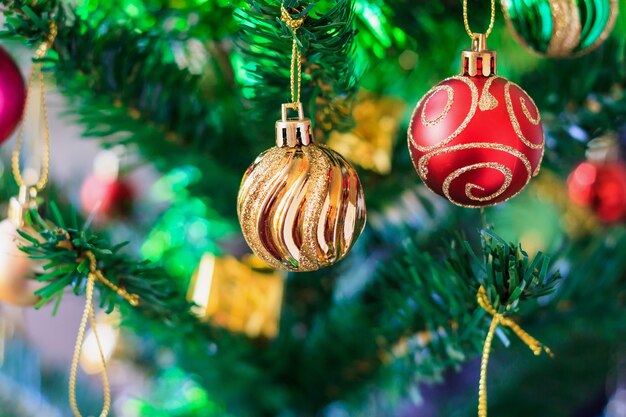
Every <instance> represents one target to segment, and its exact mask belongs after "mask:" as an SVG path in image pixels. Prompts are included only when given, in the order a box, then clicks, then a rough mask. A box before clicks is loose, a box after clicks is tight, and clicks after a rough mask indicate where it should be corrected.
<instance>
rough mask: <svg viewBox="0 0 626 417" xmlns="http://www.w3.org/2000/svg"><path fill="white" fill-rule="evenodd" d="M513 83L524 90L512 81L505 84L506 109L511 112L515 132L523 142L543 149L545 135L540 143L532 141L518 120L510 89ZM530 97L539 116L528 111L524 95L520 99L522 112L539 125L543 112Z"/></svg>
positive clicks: (530, 146) (510, 116)
mask: <svg viewBox="0 0 626 417" xmlns="http://www.w3.org/2000/svg"><path fill="white" fill-rule="evenodd" d="M503 79H504V80H506V79H505V78H503ZM511 85H515V86H516V87H517V88H519V89H520V90H522V89H521V87H519V86H517V85H516V84H513V83H512V82H510V81H507V83H506V84H505V85H504V98H505V100H506V110H507V112H508V113H509V119H510V120H511V124H512V125H513V130H515V133H516V134H517V137H518V138H519V139H520V140H521V141H522V142H524V144H525V145H526V146H528V147H529V148H531V149H541V148H543V142H544V139H543V137H542V138H541V142H540V143H532V142H531V141H529V140H528V139H526V137H525V136H524V134H523V133H522V128H521V127H520V124H519V121H518V120H517V116H515V111H514V109H513V102H512V100H511V91H510V90H511ZM522 91H524V90H522ZM524 93H526V92H525V91H524ZM528 98H529V100H530V102H531V103H532V105H533V107H534V108H535V111H536V113H537V118H536V119H534V118H532V117H531V115H530V112H529V111H528V108H527V107H526V100H524V98H523V97H522V98H521V99H520V104H521V107H522V112H523V113H524V116H526V117H527V118H528V121H529V122H531V123H532V124H534V125H538V124H539V122H541V114H540V113H539V109H538V108H537V105H536V104H535V102H534V101H533V99H532V98H530V96H528Z"/></svg>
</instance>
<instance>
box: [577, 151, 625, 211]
mask: <svg viewBox="0 0 626 417" xmlns="http://www.w3.org/2000/svg"><path fill="white" fill-rule="evenodd" d="M567 188H568V191H569V197H570V199H571V200H572V202H573V203H575V204H578V205H581V206H584V207H589V208H591V209H592V210H593V211H594V212H595V213H596V215H597V216H598V217H599V218H600V220H602V221H603V222H605V223H615V222H618V221H621V220H624V219H625V218H626V167H625V166H624V164H622V163H618V162H607V163H602V164H599V163H593V162H583V163H582V164H580V165H578V167H576V169H575V170H574V171H573V172H572V173H571V174H570V176H569V178H568V179H567Z"/></svg>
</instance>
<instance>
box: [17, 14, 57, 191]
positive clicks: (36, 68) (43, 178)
mask: <svg viewBox="0 0 626 417" xmlns="http://www.w3.org/2000/svg"><path fill="white" fill-rule="evenodd" d="M56 36H57V25H56V23H55V22H54V21H52V22H50V32H49V33H48V35H47V36H46V40H45V41H44V42H42V44H41V45H39V47H38V48H37V50H36V51H35V53H34V55H33V59H34V60H40V59H43V58H44V57H45V56H46V54H47V52H48V50H49V49H50V48H51V47H52V44H53V43H54V40H55V38H56ZM36 83H39V110H40V115H39V116H40V117H41V122H42V125H43V126H42V128H43V133H42V135H43V137H42V144H41V146H42V148H43V149H42V153H43V155H42V157H41V167H40V172H39V179H38V180H37V181H35V184H25V182H24V178H23V176H22V172H21V171H20V153H21V150H22V143H23V141H24V120H25V118H26V115H24V117H23V119H22V123H21V124H20V127H19V130H18V132H17V137H16V139H15V149H14V151H13V156H12V158H11V166H12V171H13V177H14V178H15V182H16V183H17V185H18V186H20V187H23V186H30V185H34V187H35V188H36V189H37V191H41V190H43V189H44V188H45V186H46V184H47V182H48V172H49V164H50V131H49V128H48V110H47V107H46V91H45V80H44V76H43V71H42V64H41V62H35V63H34V64H33V67H32V69H31V72H30V76H29V79H28V92H27V96H26V106H25V109H24V112H25V113H26V112H27V111H28V109H29V108H30V106H29V103H30V102H31V100H32V99H33V95H34V93H35V89H36V87H35V84H36ZM36 139H39V138H35V140H36Z"/></svg>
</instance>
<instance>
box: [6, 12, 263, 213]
mask: <svg viewBox="0 0 626 417" xmlns="http://www.w3.org/2000/svg"><path fill="white" fill-rule="evenodd" d="M29 4H30V2H26V1H21V0H18V1H16V2H14V3H11V5H10V8H9V10H8V11H6V12H5V15H6V16H7V30H6V33H5V35H12V36H16V35H20V36H24V37H26V38H28V41H29V44H32V45H37V44H38V43H39V42H40V41H41V40H42V39H43V36H44V35H45V33H46V32H47V23H43V22H49V20H50V16H54V19H55V21H56V22H57V25H58V27H59V33H58V36H57V38H56V41H55V43H54V53H51V54H50V57H49V60H51V64H50V65H48V69H49V70H50V71H53V72H54V73H55V78H56V80H57V83H58V86H59V87H60V88H61V90H62V92H63V93H64V94H65V95H67V96H68V98H69V99H70V102H71V103H72V112H75V113H77V114H78V115H79V122H81V123H82V124H84V125H85V127H86V132H85V134H86V135H89V136H97V137H100V138H103V139H104V140H105V141H106V143H108V144H111V143H133V144H136V145H137V146H138V147H139V150H140V151H141V152H142V153H143V154H144V155H145V156H146V159H148V160H151V161H154V163H155V165H156V166H157V168H158V169H160V170H161V171H164V172H167V171H169V170H170V169H172V168H176V167H180V166H184V165H192V166H195V167H197V168H198V169H200V170H201V171H203V172H210V173H211V175H207V176H206V178H205V181H202V182H201V183H200V184H201V185H198V187H197V189H196V190H194V192H196V193H198V194H204V195H213V196H215V197H216V198H215V201H214V202H215V205H216V208H217V209H218V210H219V211H220V213H222V214H223V215H224V216H225V217H227V218H230V219H232V218H233V217H234V211H233V210H232V207H234V204H235V196H236V193H237V188H238V185H239V182H240V178H241V173H242V172H243V171H244V170H245V168H246V167H247V165H248V164H249V163H250V161H251V160H252V158H253V157H254V155H256V154H257V153H258V152H259V151H260V150H261V149H260V148H255V147H254V144H253V143H252V142H251V140H252V139H251V138H250V137H249V135H243V133H242V131H241V129H240V117H239V116H238V114H240V113H241V112H240V111H239V110H237V109H238V107H239V103H238V101H237V99H236V94H235V92H234V90H233V89H234V84H233V82H232V74H230V72H232V70H231V69H230V66H229V65H228V63H227V62H226V65H225V62H224V56H225V54H226V51H225V50H224V47H223V46H221V45H219V44H215V43H214V44H211V45H209V46H208V47H207V48H208V49H209V50H210V51H213V52H209V51H208V50H207V51H205V54H206V58H205V59H204V60H202V59H201V60H200V61H199V62H195V65H196V66H197V65H202V66H204V67H205V70H206V66H209V67H211V68H212V69H213V72H214V75H215V78H214V79H213V80H212V82H211V83H207V82H206V80H204V79H203V78H202V77H201V76H200V75H197V74H194V73H192V72H191V69H190V67H189V66H187V67H183V68H181V67H180V66H179V65H177V64H176V63H174V62H172V61H173V60H174V58H175V57H174V56H173V55H172V52H171V51H172V50H177V51H181V54H183V55H184V54H187V57H188V58H187V59H188V60H191V59H192V57H194V58H193V59H195V60H196V61H198V58H197V55H198V54H195V55H192V54H191V52H190V51H189V50H187V49H188V48H189V46H188V45H190V44H188V43H185V42H184V40H181V39H180V35H179V33H177V32H171V31H165V30H161V31H156V30H151V31H145V32H140V31H137V30H136V29H135V27H133V26H132V25H128V24H123V23H119V24H118V23H111V21H109V20H108V19H109V16H107V15H105V16H102V15H100V14H99V13H97V14H96V15H95V16H90V17H89V18H82V17H81V15H78V14H76V11H75V10H72V9H71V6H66V5H63V6H61V5H60V4H59V3H57V2H45V3H41V4H36V5H35V6H34V7H30V5H29ZM192 13H194V10H189V11H188V14H192ZM158 17H160V18H162V19H164V20H163V21H162V22H157V23H156V25H157V26H159V25H161V26H164V25H165V24H166V22H168V21H169V22H170V23H171V20H167V18H168V17H171V16H169V15H168V14H167V13H166V14H162V15H158ZM38 23H39V24H38ZM205 36H206V35H205ZM196 46H197V44H196ZM189 65H193V61H192V62H191V63H189ZM229 79H230V81H229ZM224 97H230V99H224ZM242 147H243V148H244V149H250V153H246V152H240V149H241V148H242ZM216 172H219V173H220V175H214V173H216Z"/></svg>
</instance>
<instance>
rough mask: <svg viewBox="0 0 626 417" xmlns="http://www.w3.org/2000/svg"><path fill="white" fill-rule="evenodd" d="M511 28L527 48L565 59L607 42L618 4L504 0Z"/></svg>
mask: <svg viewBox="0 0 626 417" xmlns="http://www.w3.org/2000/svg"><path fill="white" fill-rule="evenodd" d="M501 2H502V11H503V12H504V17H505V19H506V22H507V26H508V27H509V29H510V30H511V32H512V33H513V36H515V38H516V39H517V40H518V41H519V42H520V43H521V44H522V45H524V46H526V47H527V48H529V49H531V50H533V51H535V52H538V53H540V54H543V55H546V56H549V57H554V58H563V57H568V56H576V55H581V54H584V53H587V52H589V51H591V50H593V49H595V48H596V47H598V46H599V45H601V44H602V42H604V40H605V39H606V38H607V37H608V36H609V34H610V33H611V30H612V29H613V26H614V25H615V21H616V19H617V11H618V0H501Z"/></svg>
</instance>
